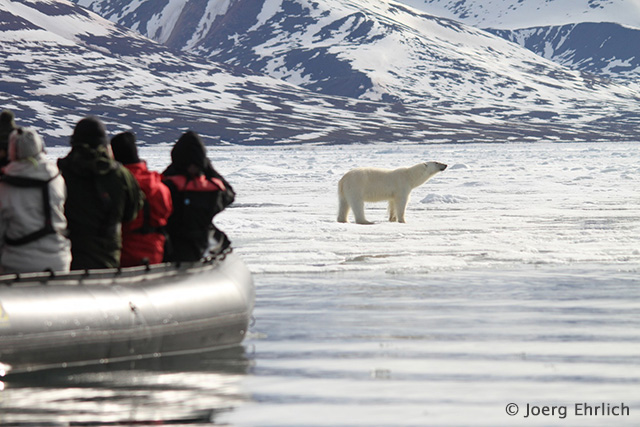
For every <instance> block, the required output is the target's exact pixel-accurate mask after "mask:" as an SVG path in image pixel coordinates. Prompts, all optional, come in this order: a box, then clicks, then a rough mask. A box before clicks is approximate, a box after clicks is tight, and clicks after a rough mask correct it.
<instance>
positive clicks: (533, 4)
mask: <svg viewBox="0 0 640 427" xmlns="http://www.w3.org/2000/svg"><path fill="white" fill-rule="evenodd" d="M401 2H402V3H405V4H408V5H410V6H412V7H415V8H416V9H419V10H422V11H424V12H428V13H433V14H435V15H438V16H442V17H447V18H451V19H455V20H458V21H462V22H464V23H466V24H469V25H473V26H474V27H479V28H495V29H502V30H517V29H522V28H532V27H559V26H563V25H568V24H580V23H584V22H614V23H618V24H621V25H625V26H628V27H634V28H640V3H639V2H638V1H637V0H544V1H543V0H490V1H487V0H401Z"/></svg>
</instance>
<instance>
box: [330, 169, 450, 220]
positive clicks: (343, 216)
mask: <svg viewBox="0 0 640 427" xmlns="http://www.w3.org/2000/svg"><path fill="white" fill-rule="evenodd" d="M446 168H447V165H445V164H442V163H438V162H426V163H418V164H417V165H415V166H411V167H409V168H398V169H378V168H356V169H352V170H350V171H349V172H347V173H346V174H344V176H343V177H342V178H341V179H340V182H339V183H338V198H339V201H340V208H339V211H338V222H348V219H347V217H348V215H349V210H350V209H351V210H353V214H354V216H355V217H356V222H357V223H358V224H373V223H372V222H369V221H367V219H366V218H365V216H364V202H381V201H384V200H388V201H389V221H392V222H393V221H398V222H405V220H404V213H405V210H406V209H407V203H408V202H409V194H410V193H411V190H413V189H414V188H416V187H418V186H420V185H422V184H424V183H425V182H427V180H428V179H429V178H431V177H432V176H434V175H435V174H437V173H438V172H442V171H443V170H445V169H446Z"/></svg>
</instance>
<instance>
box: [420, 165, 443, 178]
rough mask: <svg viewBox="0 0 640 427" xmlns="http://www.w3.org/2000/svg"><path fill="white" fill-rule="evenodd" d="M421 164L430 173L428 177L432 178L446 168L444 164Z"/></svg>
mask: <svg viewBox="0 0 640 427" xmlns="http://www.w3.org/2000/svg"><path fill="white" fill-rule="evenodd" d="M423 164H424V165H425V166H426V167H427V170H428V171H429V172H430V176H433V175H435V174H437V173H438V172H442V171H443V170H445V169H446V168H447V165H445V164H444V163H438V162H424V163H423Z"/></svg>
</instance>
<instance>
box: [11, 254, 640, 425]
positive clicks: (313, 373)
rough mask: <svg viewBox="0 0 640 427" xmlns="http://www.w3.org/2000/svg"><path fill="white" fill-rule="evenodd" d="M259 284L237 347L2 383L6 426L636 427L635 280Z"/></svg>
mask: <svg viewBox="0 0 640 427" xmlns="http://www.w3.org/2000/svg"><path fill="white" fill-rule="evenodd" d="M255 279H256V283H257V286H258V298H257V306H256V310H255V318H256V320H255V324H254V325H253V326H252V328H251V331H250V335H249V337H248V339H247V340H246V341H245V343H244V346H243V347H241V348H237V349H233V350H231V351H225V352H222V353H220V352H218V353H208V354H196V355H187V356H183V357H174V358H167V359H164V358H159V359H153V360H149V361H136V362H130V363H125V364H119V365H114V366H99V367H94V368H91V369H83V370H74V371H69V370H58V371H51V372H41V373H33V374H29V375H20V376H16V377H13V376H8V377H6V378H4V379H3V384H4V390H3V391H2V393H1V394H0V425H5V426H6V425H34V426H35V425H89V426H92V425H100V426H101V425H243V426H254V425H255V426H284V425H291V426H296V425H322V426H350V425H379V426H388V425H398V426H401V425H406V426H428V425H460V426H463V425H487V426H490V425H612V426H618V425H620V426H632V425H639V424H640V393H638V390H640V312H639V311H638V307H639V306H640V292H639V285H640V282H639V280H638V272H637V271H633V270H629V271H624V270H620V269H617V268H611V267H606V266H603V267H602V268H594V267H589V268H584V269H574V270H567V269H565V270H557V269H556V270H553V269H552V270H548V269H547V270H538V269H535V268H533V267H532V268H530V269H529V270H527V271H522V270H518V271H513V272H508V271H507V272H505V271H501V272H498V271H495V272H490V271H481V272H469V271H467V272H449V273H446V272H443V273H434V274H432V275H421V276H399V277H393V276H390V275H387V276H383V277H371V276H368V275H365V274H335V275H303V276H299V275H293V276H286V277H283V276H280V275H278V276H276V275H273V276H272V275H257V276H256V278H255ZM512 403H513V404H516V405H518V407H519V409H520V410H519V412H518V414H516V415H515V416H509V415H507V405H508V404H512ZM583 403H587V404H588V405H590V406H592V407H593V406H599V407H600V406H602V404H603V403H604V404H605V408H606V407H607V406H606V405H608V407H609V408H610V410H613V411H615V408H614V409H611V408H613V407H614V406H616V405H618V406H620V405H621V404H624V405H626V406H628V407H629V408H630V414H629V415H624V416H617V417H616V416H614V415H609V416H595V415H594V416H585V415H576V414H575V404H580V405H582V404H583ZM527 404H529V406H530V408H531V407H534V406H535V407H538V408H542V407H544V406H548V407H549V411H550V410H551V409H550V408H551V407H553V406H556V407H557V408H558V409H557V410H556V411H555V415H547V416H545V415H543V414H542V413H540V414H539V415H538V416H535V417H534V416H533V415H531V416H529V417H526V418H525V415H526V411H527ZM562 407H565V408H566V410H567V413H566V414H565V417H561V414H560V413H559V412H558V411H560V412H561V408H562ZM533 410H534V411H535V408H534V409H533ZM510 411H513V406H512V407H510ZM540 411H542V409H540Z"/></svg>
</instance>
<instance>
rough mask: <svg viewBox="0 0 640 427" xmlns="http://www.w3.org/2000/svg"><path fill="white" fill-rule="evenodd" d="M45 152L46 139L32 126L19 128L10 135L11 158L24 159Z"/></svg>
mask: <svg viewBox="0 0 640 427" xmlns="http://www.w3.org/2000/svg"><path fill="white" fill-rule="evenodd" d="M42 152H44V141H43V140H42V138H41V137H40V135H38V133H37V132H36V131H35V130H33V129H32V128H18V129H16V130H14V131H13V132H11V135H9V159H10V160H11V161H12V162H13V161H15V160H24V159H28V158H30V157H31V158H33V157H35V156H37V155H38V154H40V153H42Z"/></svg>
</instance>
